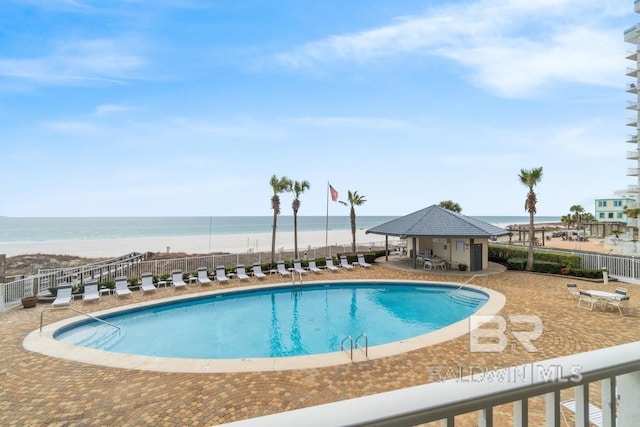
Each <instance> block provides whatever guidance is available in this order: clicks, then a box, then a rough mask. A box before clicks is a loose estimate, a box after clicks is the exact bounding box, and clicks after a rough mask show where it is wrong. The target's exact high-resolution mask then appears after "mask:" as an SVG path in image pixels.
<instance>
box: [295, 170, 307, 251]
mask: <svg viewBox="0 0 640 427" xmlns="http://www.w3.org/2000/svg"><path fill="white" fill-rule="evenodd" d="M309 188H311V184H309V181H307V180H304V181H302V182H299V181H294V182H293V184H292V186H291V191H293V202H291V208H292V209H293V247H294V250H295V252H294V253H295V254H296V258H298V209H300V195H301V194H302V193H304V190H308V189H309Z"/></svg>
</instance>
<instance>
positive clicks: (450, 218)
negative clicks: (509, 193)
mask: <svg viewBox="0 0 640 427" xmlns="http://www.w3.org/2000/svg"><path fill="white" fill-rule="evenodd" d="M366 232H367V233H373V234H384V235H387V236H399V237H402V238H407V237H488V238H490V237H493V236H504V235H507V234H509V231H508V230H505V229H504V228H500V227H496V226H495V225H491V224H488V223H486V222H484V221H480V220H478V219H475V218H471V217H468V216H464V215H462V214H459V213H457V212H453V211H450V210H448V209H445V208H442V207H440V206H437V205H432V206H429V207H428V208H424V209H421V210H419V211H417V212H413V213H410V214H409V215H405V216H402V217H400V218H396V219H393V220H391V221H388V222H385V223H384V224H380V225H378V226H376V227H373V228H370V229H369V230H367V231H366Z"/></svg>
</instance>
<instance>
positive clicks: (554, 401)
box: [545, 390, 560, 427]
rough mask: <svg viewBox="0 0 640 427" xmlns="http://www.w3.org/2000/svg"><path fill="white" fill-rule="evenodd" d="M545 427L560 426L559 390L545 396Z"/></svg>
mask: <svg viewBox="0 0 640 427" xmlns="http://www.w3.org/2000/svg"><path fill="white" fill-rule="evenodd" d="M545 403H546V414H547V417H546V418H547V420H546V425H547V427H557V426H559V425H560V390H556V391H552V392H550V393H547V394H546V395H545Z"/></svg>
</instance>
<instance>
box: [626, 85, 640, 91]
mask: <svg viewBox="0 0 640 427" xmlns="http://www.w3.org/2000/svg"><path fill="white" fill-rule="evenodd" d="M625 92H627V93H638V86H637V85H636V84H635V83H629V84H628V85H627V88H626V89H625Z"/></svg>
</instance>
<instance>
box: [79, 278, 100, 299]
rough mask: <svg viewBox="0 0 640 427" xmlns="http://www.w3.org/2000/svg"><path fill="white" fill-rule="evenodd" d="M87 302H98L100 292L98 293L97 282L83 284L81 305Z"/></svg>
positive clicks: (90, 281) (91, 281)
mask: <svg viewBox="0 0 640 427" xmlns="http://www.w3.org/2000/svg"><path fill="white" fill-rule="evenodd" d="M87 301H100V292H99V291H98V281H97V280H89V281H88V282H86V283H85V284H84V292H83V293H82V303H83V304H84V303H85V302H87Z"/></svg>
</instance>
